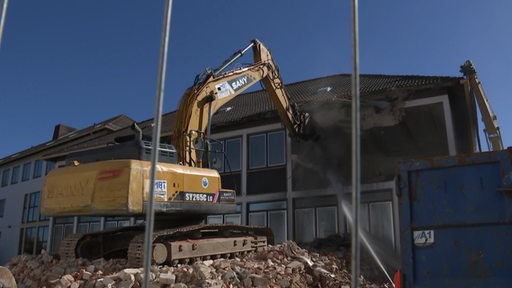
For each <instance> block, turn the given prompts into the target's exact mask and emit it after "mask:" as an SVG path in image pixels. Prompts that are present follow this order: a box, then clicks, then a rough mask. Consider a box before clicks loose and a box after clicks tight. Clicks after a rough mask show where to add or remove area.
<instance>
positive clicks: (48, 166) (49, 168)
mask: <svg viewBox="0 0 512 288" xmlns="http://www.w3.org/2000/svg"><path fill="white" fill-rule="evenodd" d="M54 168H55V163H54V162H49V161H48V162H46V171H45V174H44V175H48V173H50V171H52V170H53V169H54Z"/></svg>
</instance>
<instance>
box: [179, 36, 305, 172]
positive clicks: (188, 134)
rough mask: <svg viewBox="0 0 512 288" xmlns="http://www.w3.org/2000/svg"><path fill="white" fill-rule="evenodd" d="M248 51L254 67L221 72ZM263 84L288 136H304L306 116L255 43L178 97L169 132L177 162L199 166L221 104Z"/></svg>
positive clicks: (270, 58)
mask: <svg viewBox="0 0 512 288" xmlns="http://www.w3.org/2000/svg"><path fill="white" fill-rule="evenodd" d="M250 48H252V50H253V54H254V64H252V65H248V66H245V67H241V68H238V69H234V70H231V71H228V72H224V70H225V69H226V68H227V67H228V66H230V65H231V64H232V63H233V62H234V61H235V60H236V59H238V58H239V57H241V56H242V55H243V54H244V53H245V52H246V51H247V50H249V49H250ZM259 81H262V82H263V85H264V86H265V89H266V91H267V92H268V94H269V96H270V98H271V100H272V103H273V104H274V107H275V108H276V110H277V112H278V114H279V117H280V118H281V121H282V123H283V124H284V126H285V127H286V128H287V130H288V131H289V133H290V135H291V136H292V137H302V138H306V137H308V134H309V133H310V132H306V125H307V124H308V120H309V115H308V114H307V113H304V112H300V111H298V109H297V106H296V104H294V103H292V102H291V101H290V97H289V95H288V94H287V93H286V91H285V88H284V85H283V81H282V79H281V76H280V74H279V70H278V67H277V65H276V64H275V63H274V60H273V59H272V56H271V54H270V51H269V50H268V49H267V48H266V47H265V46H264V45H263V44H262V43H261V42H260V41H258V40H252V41H251V44H250V45H248V46H247V47H245V48H244V49H242V50H240V51H238V52H236V53H235V54H233V56H232V57H230V58H229V59H227V60H226V61H224V63H223V64H222V65H221V66H220V67H219V68H217V69H215V70H213V71H211V72H209V73H207V75H206V76H204V77H203V78H199V79H198V78H196V83H194V85H193V86H192V87H190V88H189V89H187V91H186V92H185V94H184V95H183V97H182V100H181V102H180V106H179V108H178V110H177V115H176V120H175V124H174V130H173V132H172V133H173V139H174V141H173V142H174V145H175V147H176V150H177V152H178V159H179V160H180V162H182V163H184V164H185V165H189V166H195V167H202V166H203V164H202V162H201V160H202V159H201V158H202V157H201V156H200V155H199V154H197V153H196V152H197V151H200V150H201V145H197V144H198V143H203V141H202V140H201V138H202V137H203V136H204V135H205V133H206V132H207V131H208V130H209V128H208V124H209V123H210V118H211V116H212V115H213V114H214V113H215V112H216V111H217V110H219V109H220V108H221V107H222V106H223V105H224V104H226V103H227V102H228V101H230V100H231V99H233V98H234V97H236V96H238V95H240V94H241V93H243V92H244V91H246V90H247V89H248V88H249V87H251V86H252V85H254V84H256V83H258V82H259Z"/></svg>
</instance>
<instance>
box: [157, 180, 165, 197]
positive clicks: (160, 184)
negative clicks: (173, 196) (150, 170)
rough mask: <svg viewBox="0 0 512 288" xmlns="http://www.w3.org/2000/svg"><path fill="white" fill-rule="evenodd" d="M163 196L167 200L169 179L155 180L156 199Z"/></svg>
mask: <svg viewBox="0 0 512 288" xmlns="http://www.w3.org/2000/svg"><path fill="white" fill-rule="evenodd" d="M156 198H163V199H164V200H167V181H166V180H156V181H155V199H156Z"/></svg>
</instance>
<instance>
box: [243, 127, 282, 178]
mask: <svg viewBox="0 0 512 288" xmlns="http://www.w3.org/2000/svg"><path fill="white" fill-rule="evenodd" d="M274 135H282V138H279V139H282V140H283V141H282V146H281V145H280V146H281V147H279V148H278V149H279V150H280V151H279V152H280V153H278V154H279V155H282V158H281V159H278V160H277V161H273V160H272V159H271V158H270V157H271V154H272V150H273V149H274V148H275V145H271V143H270V141H271V140H272V137H273V136H274ZM257 137H262V138H263V139H262V140H261V141H262V142H263V143H262V144H263V145H264V147H263V149H262V151H257V152H258V154H263V155H257V157H258V159H256V160H258V161H261V162H262V163H261V164H260V163H256V164H253V163H254V160H253V159H254V157H253V154H252V153H253V152H254V151H255V150H254V149H255V148H254V147H258V145H255V144H253V143H254V142H252V139H256V138H257ZM256 144H260V143H256ZM258 149H260V148H258ZM286 149H287V148H286V133H285V131H284V130H274V131H267V132H263V133H256V134H252V135H249V136H248V149H247V154H248V156H247V158H248V163H247V166H248V169H249V170H256V169H265V168H272V167H279V166H283V165H286V161H287V160H286V159H287V155H286ZM281 152H282V153H281ZM260 157H263V159H260Z"/></svg>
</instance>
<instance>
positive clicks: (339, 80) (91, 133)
mask: <svg viewBox="0 0 512 288" xmlns="http://www.w3.org/2000/svg"><path fill="white" fill-rule="evenodd" d="M462 79H463V78H462V77H445V76H414V75H360V89H361V92H360V93H361V94H360V95H361V99H362V101H365V100H372V99H388V98H389V97H395V96H393V95H399V94H400V93H397V91H407V95H408V97H414V95H416V94H418V95H419V94H421V93H419V92H420V91H433V90H436V89H441V90H442V89H447V88H450V87H453V86H457V85H458V86H459V88H460V86H461V85H460V81H461V80H462ZM459 88H457V89H459ZM286 90H287V92H288V94H289V96H290V98H291V100H292V101H293V102H296V103H298V104H299V105H304V106H307V105H308V104H311V103H315V102H323V101H326V100H333V99H338V100H339V99H345V100H350V97H351V96H350V95H351V75H350V74H339V75H332V76H326V77H321V78H316V79H310V80H305V81H301V82H296V83H291V84H287V85H286ZM459 90H460V89H459ZM418 97H423V96H421V95H420V96H418ZM174 117H175V111H172V112H168V113H165V114H164V115H162V131H161V135H162V137H165V136H169V135H170V134H171V131H172V125H173V122H174ZM261 121H278V118H277V113H276V111H275V109H274V106H273V104H272V101H271V99H270V97H268V94H267V92H266V91H265V90H263V89H262V90H258V91H254V92H249V93H244V94H241V95H239V96H238V97H235V98H234V99H233V100H231V101H230V102H228V103H227V104H226V105H224V106H223V107H222V108H221V109H219V111H217V113H215V115H214V116H213V118H212V129H213V130H214V132H215V131H217V130H218V131H221V130H223V129H226V128H227V129H237V127H236V126H234V127H233V125H243V124H247V125H258V123H260V122H261ZM133 123H135V121H134V120H133V119H131V118H129V117H127V116H125V115H120V116H116V117H113V118H111V119H107V120H105V121H103V122H100V123H99V124H94V125H92V126H90V127H87V128H85V129H81V130H77V131H73V132H72V133H70V134H72V135H75V136H74V137H73V138H74V139H76V138H79V137H80V139H81V140H80V141H69V140H71V137H70V136H69V135H68V136H66V135H64V136H61V137H60V138H58V139H55V140H52V141H49V142H46V143H43V144H40V145H37V146H35V147H32V148H30V149H27V150H24V151H21V152H19V153H16V154H14V155H11V156H8V157H5V158H3V159H0V165H1V164H5V163H7V162H11V161H14V160H15V159H19V158H20V157H25V156H28V155H30V154H33V153H37V152H41V151H45V154H46V155H47V156H48V155H49V154H50V155H52V156H50V157H53V155H55V156H57V155H65V154H66V153H69V152H71V151H79V150H87V149H89V148H95V147H101V146H106V145H112V144H115V143H116V141H117V139H120V138H123V137H128V136H130V135H134V134H135V133H136V132H135V131H134V129H133V127H132V126H133V125H132V124H133ZM152 124H153V119H147V120H144V121H141V122H138V123H137V125H138V126H139V127H140V128H141V129H142V131H143V134H144V135H151V134H152ZM101 129H103V130H105V129H108V131H109V132H108V133H104V134H98V133H95V131H98V130H101ZM49 148H51V149H49Z"/></svg>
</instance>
